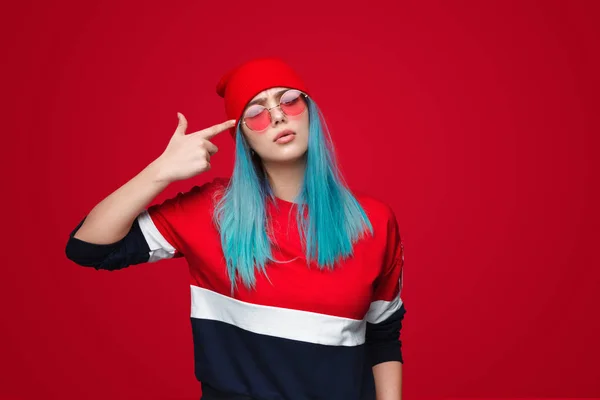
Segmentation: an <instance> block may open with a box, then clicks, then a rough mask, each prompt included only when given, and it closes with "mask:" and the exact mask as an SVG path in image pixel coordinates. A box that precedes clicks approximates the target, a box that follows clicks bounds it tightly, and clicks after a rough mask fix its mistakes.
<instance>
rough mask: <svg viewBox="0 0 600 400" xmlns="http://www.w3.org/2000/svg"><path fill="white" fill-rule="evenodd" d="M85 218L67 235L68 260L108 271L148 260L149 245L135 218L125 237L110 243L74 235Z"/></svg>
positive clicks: (66, 250) (66, 252)
mask: <svg viewBox="0 0 600 400" xmlns="http://www.w3.org/2000/svg"><path fill="white" fill-rule="evenodd" d="M86 218H87V216H86V217H84V218H83V220H81V222H80V223H79V224H78V225H77V226H76V227H75V229H73V231H71V233H70V235H69V240H68V242H67V246H66V248H65V254H66V256H67V258H68V259H69V260H71V261H73V262H75V263H76V264H79V265H81V266H85V267H93V268H95V269H97V270H99V269H104V270H109V271H112V270H118V269H122V268H125V267H128V266H130V265H134V264H141V263H145V262H148V261H149V259H150V254H151V253H150V246H149V245H148V242H147V241H146V238H145V237H144V234H143V232H142V230H141V228H140V223H139V221H138V219H137V218H136V219H135V220H134V222H133V224H132V226H131V229H130V230H129V232H128V233H127V235H125V237H123V238H122V239H121V240H119V241H118V242H115V243H110V244H96V243H89V242H86V241H83V240H81V239H78V238H75V237H74V235H75V233H76V232H77V231H78V230H79V228H81V225H83V222H84V221H85V219H86Z"/></svg>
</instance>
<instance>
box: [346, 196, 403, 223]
mask: <svg viewBox="0 0 600 400" xmlns="http://www.w3.org/2000/svg"><path fill="white" fill-rule="evenodd" d="M353 194H354V197H355V198H356V200H357V201H358V202H359V203H360V205H361V206H362V207H363V209H364V210H365V212H366V213H367V215H368V216H369V218H370V219H373V220H375V222H381V223H383V224H388V223H390V222H392V223H395V222H396V215H395V213H394V210H393V208H392V206H391V205H390V204H389V203H388V202H387V201H384V200H382V199H381V198H379V197H376V196H373V195H371V194H367V193H365V192H363V191H354V192H353ZM372 222H374V221H372Z"/></svg>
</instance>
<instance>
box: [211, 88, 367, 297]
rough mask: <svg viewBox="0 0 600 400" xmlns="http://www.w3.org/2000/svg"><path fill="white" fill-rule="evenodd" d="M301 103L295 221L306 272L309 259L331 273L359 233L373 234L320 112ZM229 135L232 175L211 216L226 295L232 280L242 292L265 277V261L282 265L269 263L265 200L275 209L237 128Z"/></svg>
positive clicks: (266, 183) (269, 229)
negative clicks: (302, 139) (303, 128)
mask: <svg viewBox="0 0 600 400" xmlns="http://www.w3.org/2000/svg"><path fill="white" fill-rule="evenodd" d="M306 101H307V104H308V112H309V137H308V151H307V154H306V157H307V159H306V169H305V172H304V179H303V182H302V186H301V189H300V192H299V193H298V196H297V197H296V198H295V199H294V203H297V205H298V207H297V208H296V210H297V212H296V222H297V224H298V227H299V229H298V231H299V234H300V238H301V241H302V243H303V249H304V251H305V254H306V260H307V267H308V266H310V263H311V262H312V261H313V260H314V261H316V262H317V265H318V267H319V269H321V270H322V269H324V268H329V269H334V268H335V266H336V263H337V262H338V261H340V260H343V259H345V258H347V257H349V256H352V255H353V244H354V243H355V242H356V241H357V240H359V239H360V238H362V237H363V236H364V235H365V229H368V230H369V232H370V234H371V235H372V234H373V226H372V225H371V221H370V220H369V218H368V216H367V214H366V212H365V210H364V209H363V207H362V206H361V205H360V203H359V202H358V201H357V200H356V198H355V197H354V195H353V194H352V193H351V191H350V190H349V189H348V186H347V184H346V182H345V180H344V178H343V176H342V174H341V172H340V171H339V169H338V166H337V161H336V158H335V149H334V146H333V142H332V140H331V136H330V134H329V129H328V128H327V123H326V122H325V118H323V114H322V113H321V110H320V109H319V107H318V106H317V105H316V103H315V102H313V101H312V99H311V98H310V97H308V98H306ZM235 134H236V140H235V143H236V145H235V164H234V168H233V174H232V176H231V180H230V181H229V184H228V185H227V188H226V189H225V191H224V193H223V196H222V197H221V198H220V199H218V200H217V202H216V204H215V212H214V215H213V219H214V222H215V223H216V225H217V226H218V228H219V232H220V235H221V245H222V248H223V253H224V255H225V259H226V262H227V272H228V274H229V277H230V280H231V293H232V295H233V292H234V290H235V287H236V286H237V283H236V276H237V277H239V278H241V280H242V281H243V283H244V285H245V286H246V287H247V288H252V289H254V288H255V284H256V276H255V274H256V272H257V271H258V272H261V273H264V274H265V276H267V273H266V269H265V266H266V264H267V262H269V261H271V262H282V261H279V260H275V259H273V254H272V252H271V241H270V239H269V237H270V235H269V234H268V233H269V232H272V226H271V222H270V220H269V218H268V215H267V212H266V201H267V199H270V200H271V201H272V202H273V204H274V205H275V206H277V203H276V201H275V196H274V194H273V191H272V189H271V186H270V184H269V181H268V179H267V178H266V175H265V173H264V171H263V169H262V167H261V165H260V161H256V160H253V159H252V157H251V156H250V146H249V145H248V143H247V141H246V139H245V137H244V135H243V134H242V132H241V129H240V127H239V125H238V127H237V128H236V133H235ZM290 211H291V210H290ZM305 215H306V217H305ZM271 236H272V237H274V235H271ZM267 279H268V276H267Z"/></svg>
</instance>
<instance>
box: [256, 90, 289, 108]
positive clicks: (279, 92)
mask: <svg viewBox="0 0 600 400" xmlns="http://www.w3.org/2000/svg"><path fill="white" fill-rule="evenodd" d="M287 90H288V89H282V90H280V91H278V92H276V93H275V97H277V96H279V95H280V94H282V93H283V92H285V91H287ZM265 100H266V99H265V98H264V97H261V98H258V99H255V100H252V101H251V102H250V103H248V105H249V106H251V105H252V104H256V103H264V101H265Z"/></svg>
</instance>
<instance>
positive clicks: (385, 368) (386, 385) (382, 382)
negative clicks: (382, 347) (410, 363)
mask: <svg viewBox="0 0 600 400" xmlns="http://www.w3.org/2000/svg"><path fill="white" fill-rule="evenodd" d="M373 377H374V378H375V392H376V393H377V400H402V363H401V362H399V361H386V362H383V363H380V364H377V365H375V366H374V367H373Z"/></svg>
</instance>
